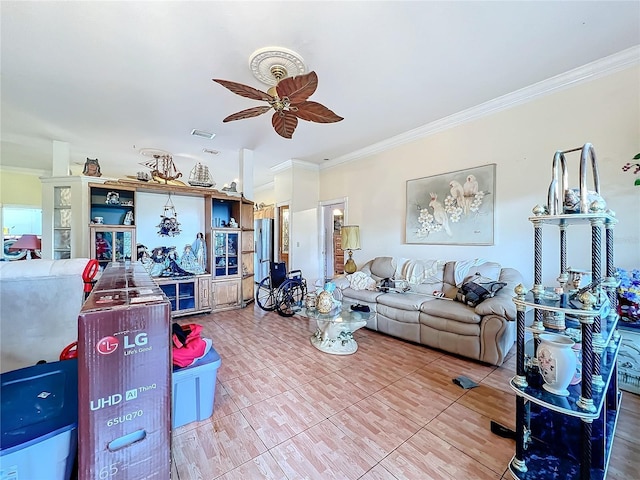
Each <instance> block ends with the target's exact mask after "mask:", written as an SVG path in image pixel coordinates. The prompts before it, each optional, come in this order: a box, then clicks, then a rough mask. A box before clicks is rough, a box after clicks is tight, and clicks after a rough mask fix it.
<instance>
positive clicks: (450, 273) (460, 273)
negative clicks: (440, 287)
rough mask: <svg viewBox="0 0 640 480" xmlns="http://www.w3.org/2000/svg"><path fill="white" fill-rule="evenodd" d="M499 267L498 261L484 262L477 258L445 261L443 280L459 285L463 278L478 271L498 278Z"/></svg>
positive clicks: (493, 278)
mask: <svg viewBox="0 0 640 480" xmlns="http://www.w3.org/2000/svg"><path fill="white" fill-rule="evenodd" d="M480 262H482V263H480ZM501 269H502V267H501V266H500V264H499V263H496V262H485V261H483V260H478V259H476V260H461V261H456V262H447V263H446V265H445V266H444V273H443V281H444V282H445V283H448V284H449V285H453V286H455V287H459V286H460V285H461V284H462V281H463V280H464V279H465V278H467V277H468V276H470V275H473V274H474V273H479V274H480V275H482V276H483V277H487V278H490V279H491V280H498V277H499V276H500V271H501Z"/></svg>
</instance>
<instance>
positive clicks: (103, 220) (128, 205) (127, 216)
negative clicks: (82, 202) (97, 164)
mask: <svg viewBox="0 0 640 480" xmlns="http://www.w3.org/2000/svg"><path fill="white" fill-rule="evenodd" d="M89 201H90V206H89V222H90V223H97V224H105V225H134V223H135V221H134V219H135V190H134V189H129V188H124V187H119V188H115V187H113V186H112V185H103V184H89Z"/></svg>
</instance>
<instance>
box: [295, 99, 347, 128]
mask: <svg viewBox="0 0 640 480" xmlns="http://www.w3.org/2000/svg"><path fill="white" fill-rule="evenodd" d="M290 108H292V112H291V113H293V114H294V115H295V116H296V117H298V118H301V119H302V120H306V121H308V122H317V123H335V122H339V121H340V120H344V118H342V117H341V116H339V115H336V114H335V113H333V111H331V110H329V109H328V108H327V107H325V106H324V105H322V104H320V103H318V102H309V101H307V102H302V103H298V104H297V105H291V107H290ZM295 108H297V110H295Z"/></svg>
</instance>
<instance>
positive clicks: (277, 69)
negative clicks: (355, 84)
mask: <svg viewBox="0 0 640 480" xmlns="http://www.w3.org/2000/svg"><path fill="white" fill-rule="evenodd" d="M249 66H250V68H251V71H252V73H253V74H254V76H255V77H256V78H257V79H258V80H260V81H261V82H263V83H265V84H267V85H272V87H271V88H269V90H268V92H263V91H261V90H258V89H256V88H253V87H250V86H249V85H243V84H241V83H236V82H231V81H229V80H221V79H217V78H214V79H213V81H214V82H216V83H219V84H220V85H222V86H223V87H225V88H227V89H228V90H231V91H232V92H233V93H235V94H237V95H240V96H242V97H246V98H250V99H252V100H259V101H264V102H267V103H268V105H264V106H260V107H252V108H248V109H246V110H241V111H240V112H236V113H233V114H231V115H229V116H228V117H226V118H225V119H224V120H222V121H223V122H225V123H226V122H231V121H233V120H242V119H245V118H252V117H257V116H258V115H262V114H263V113H267V112H268V111H269V110H271V109H273V110H275V112H274V114H273V116H272V117H271V124H272V125H273V128H274V130H275V131H276V133H277V134H278V135H280V136H281V137H284V138H292V136H293V132H294V131H295V129H296V127H297V126H298V119H302V120H306V121H308V122H316V123H335V122H339V121H341V120H343V118H342V117H341V116H339V115H336V114H335V113H334V112H333V111H331V110H329V109H328V108H327V107H325V106H324V105H322V104H320V103H317V102H312V101H309V100H308V98H309V97H310V96H311V95H312V94H313V93H314V92H315V91H316V88H318V76H317V75H316V73H315V72H309V73H306V74H305V73H304V72H305V70H306V67H305V65H304V62H303V61H302V57H300V56H299V55H298V54H296V53H295V52H293V51H291V50H288V49H284V48H280V47H269V48H266V49H260V50H257V51H256V52H254V53H253V54H252V55H251V57H250V58H249ZM292 71H293V72H296V73H299V75H294V76H289V75H290V73H291V72H292Z"/></svg>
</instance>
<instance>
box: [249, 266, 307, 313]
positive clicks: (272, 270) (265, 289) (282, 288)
mask: <svg viewBox="0 0 640 480" xmlns="http://www.w3.org/2000/svg"><path fill="white" fill-rule="evenodd" d="M262 262H269V275H268V276H266V277H265V278H263V279H262V280H261V281H260V283H259V284H258V289H257V290H256V304H257V305H258V306H259V307H260V308H261V309H262V310H265V311H267V312H272V311H274V310H276V311H277V312H278V313H279V314H280V315H281V316H283V317H291V316H293V315H294V314H295V313H296V312H297V311H298V310H300V309H301V308H302V306H303V302H304V297H305V296H306V295H307V281H306V280H305V279H304V278H302V271H301V270H291V271H290V272H287V267H286V265H285V263H284V262H272V261H269V260H263V261H262Z"/></svg>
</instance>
